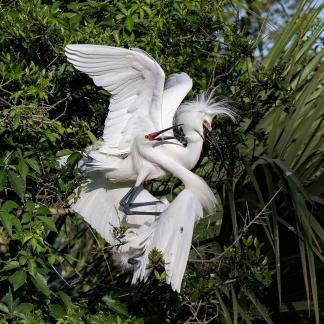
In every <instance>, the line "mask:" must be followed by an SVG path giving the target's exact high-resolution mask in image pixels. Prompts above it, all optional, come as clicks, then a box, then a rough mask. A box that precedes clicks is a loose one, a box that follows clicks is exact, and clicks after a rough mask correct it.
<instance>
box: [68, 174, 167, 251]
mask: <svg viewBox="0 0 324 324" xmlns="http://www.w3.org/2000/svg"><path fill="white" fill-rule="evenodd" d="M88 176H89V178H88V180H87V181H86V182H85V183H84V184H83V188H82V192H81V194H80V197H79V198H78V200H77V201H76V202H75V203H72V204H71V208H72V209H73V210H74V211H75V212H77V213H79V214H80V215H81V216H82V217H83V218H84V219H85V221H86V222H87V223H88V224H89V225H91V227H93V228H94V229H95V230H96V231H97V232H98V233H99V234H100V235H101V236H102V237H103V238H104V239H105V240H106V241H107V242H108V243H110V244H111V245H115V244H117V243H118V241H117V240H116V238H115V236H114V233H113V229H114V227H119V226H120V225H122V224H123V225H127V226H129V227H130V228H137V227H139V226H141V225H142V224H143V223H147V224H151V223H153V222H154V221H155V217H154V216H150V215H138V216H137V215H130V216H127V215H125V214H124V213H123V212H121V211H120V210H119V208H120V207H119V202H120V200H121V199H122V198H123V197H124V196H125V194H126V193H127V192H128V191H129V190H130V188H131V185H132V184H131V183H130V184H129V185H127V183H123V184H118V183H109V182H108V181H107V180H106V179H105V177H104V176H103V174H102V173H101V172H100V171H94V172H90V173H89V174H88ZM155 200H157V199H156V198H155V197H154V196H152V195H151V194H150V193H149V192H148V191H147V190H145V189H143V190H142V191H141V192H140V193H139V195H138V196H137V197H136V202H143V201H155ZM159 205H160V204H158V205H157V206H144V207H137V208H135V209H134V210H137V211H140V210H141V211H152V212H156V211H159V210H160V208H161V207H162V206H159Z"/></svg>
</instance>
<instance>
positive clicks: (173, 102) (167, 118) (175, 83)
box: [162, 72, 192, 136]
mask: <svg viewBox="0 0 324 324" xmlns="http://www.w3.org/2000/svg"><path fill="white" fill-rule="evenodd" d="M191 88H192V79H191V78H190V77H189V75H188V74H187V73H184V72H182V73H174V74H171V75H170V76H169V77H168V79H167V81H166V83H165V86H164V92H163V100H162V111H163V115H162V125H163V128H167V127H170V126H172V125H173V118H174V114H175V112H176V110H177V109H178V107H179V106H180V104H181V102H182V100H183V99H184V98H185V96H186V95H187V94H188V92H189V91H190V90H191ZM165 135H168V136H173V131H172V130H170V131H168V132H167V134H166V133H165Z"/></svg>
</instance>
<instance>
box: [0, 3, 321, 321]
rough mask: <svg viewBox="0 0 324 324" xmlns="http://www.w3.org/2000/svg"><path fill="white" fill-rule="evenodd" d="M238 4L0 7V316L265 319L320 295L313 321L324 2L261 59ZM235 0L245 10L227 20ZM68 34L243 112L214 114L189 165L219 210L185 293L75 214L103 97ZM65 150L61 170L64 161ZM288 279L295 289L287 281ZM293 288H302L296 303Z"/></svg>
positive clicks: (307, 10) (159, 185) (203, 237)
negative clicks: (79, 171)
mask: <svg viewBox="0 0 324 324" xmlns="http://www.w3.org/2000/svg"><path fill="white" fill-rule="evenodd" d="M234 3H235V6H234V7H233V6H232V5H230V4H229V3H228V2H226V1H218V2H210V1H198V0H197V1H194V0H192V1H189V0H185V1H182V0H165V1H150V0H130V1H83V2H73V1H65V2H61V1H40V0H32V1H24V0H21V1H3V2H2V3H1V4H0V28H1V30H2V33H1V35H0V55H1V60H0V77H1V81H0V104H1V112H0V114H1V117H0V134H1V157H0V225H1V227H0V259H1V260H0V300H1V301H0V319H1V321H3V322H8V323H9V322H17V323H18V322H19V323H43V322H53V321H56V322H57V323H82V322H84V321H86V322H89V323H143V322H144V320H145V322H154V323H157V322H166V321H171V322H175V321H177V320H178V321H186V320H190V319H191V320H194V321H199V320H200V319H211V320H214V321H226V322H231V321H232V320H233V322H234V323H237V322H238V320H240V321H242V322H243V321H246V322H251V320H253V319H258V318H263V319H264V320H266V321H267V322H271V318H270V315H269V312H268V310H267V308H268V309H270V311H271V312H272V313H273V314H272V315H271V316H272V318H273V319H276V318H279V317H280V316H282V318H284V315H281V313H280V303H281V300H282V301H283V302H296V301H299V308H300V309H301V310H307V308H308V307H310V306H311V305H312V306H311V307H312V308H313V309H314V311H315V312H314V313H315V318H316V321H317V322H319V317H320V311H319V304H318V289H317V286H318V285H317V278H318V275H319V274H318V273H317V276H316V268H317V266H318V264H319V262H322V261H323V256H322V254H321V248H322V247H323V238H324V232H323V227H322V225H323V218H322V216H321V211H322V209H323V186H322V182H323V173H322V171H323V169H322V165H323V140H322V139H323V134H322V129H321V124H322V122H323V109H322V106H321V105H320V99H321V98H322V91H323V90H322V88H320V87H319V86H318V85H319V84H320V82H322V80H323V79H322V78H323V71H322V66H320V59H321V55H322V54H321V52H319V51H318V49H317V48H316V46H315V45H314V44H315V42H316V38H318V37H319V35H320V33H321V30H322V24H321V23H319V22H318V21H316V17H317V16H318V13H319V10H320V9H321V8H318V9H316V8H315V7H314V8H313V7H312V6H311V5H312V1H303V2H302V3H301V4H300V6H299V8H298V10H297V13H296V14H295V15H294V16H293V17H292V18H291V20H290V21H289V22H288V23H287V25H286V26H283V27H282V29H281V33H278V34H277V35H274V36H273V40H272V43H273V45H272V47H271V49H270V50H269V51H268V53H267V54H266V55H265V57H264V58H261V57H259V56H257V55H256V52H255V50H256V48H259V49H260V46H261V45H262V44H263V41H262V34H261V33H260V34H259V35H255V33H254V32H253V30H255V28H254V27H255V24H256V25H260V24H261V23H262V18H260V17H259V16H258V10H257V7H253V6H252V7H251V5H250V4H248V5H245V4H244V3H243V2H242V3H241V2H238V1H235V2H234ZM256 3H258V2H256ZM307 4H310V6H307ZM238 8H243V9H244V10H245V12H247V13H248V14H247V15H245V16H243V17H239V16H237V18H235V19H234V17H235V12H236V11H237V10H238ZM250 14H251V15H252V16H249V15H250ZM255 17H256V18H255ZM256 36H257V37H256ZM69 43H90V44H109V45H114V46H123V47H140V48H142V49H144V50H146V51H148V52H149V53H150V54H152V55H153V56H154V57H155V58H156V60H157V61H158V62H159V63H160V64H161V66H162V68H163V69H164V70H165V71H166V74H169V73H171V72H177V71H186V72H187V73H188V74H189V75H190V76H191V77H192V78H193V80H194V88H193V91H192V93H191V94H190V95H193V93H195V92H198V91H200V90H201V89H207V87H208V86H209V87H217V89H216V92H215V93H216V94H217V95H223V96H226V97H227V98H228V99H229V100H230V101H231V103H232V105H233V106H234V107H235V108H236V110H237V112H238V113H239V116H240V120H239V122H238V124H236V125H232V124H229V123H227V122H226V121H223V120H220V121H216V123H215V125H214V126H215V134H214V136H215V138H217V142H218V147H217V148H214V147H210V148H209V151H208V152H206V154H205V156H204V157H203V159H202V161H201V163H200V165H199V166H198V167H197V169H196V172H198V173H199V174H200V175H202V176H203V177H204V178H205V179H206V180H208V181H209V183H210V185H211V186H212V188H213V190H214V191H215V194H216V195H217V196H218V200H219V210H218V212H217V214H216V215H211V216H209V217H207V218H205V219H204V220H203V221H202V222H201V223H200V224H199V225H198V227H197V230H196V235H195V240H194V242H193V245H194V247H195V249H193V251H192V253H191V256H190V260H189V266H188V270H187V275H186V278H185V282H184V285H183V293H182V295H177V294H176V293H174V292H172V291H171V290H170V288H169V287H168V286H167V285H165V283H164V280H163V278H164V277H163V276H164V275H163V271H160V270H161V269H159V271H157V272H156V274H155V277H154V276H153V277H152V278H151V280H150V281H149V282H148V283H145V284H144V283H142V284H139V285H138V286H135V287H132V286H130V284H129V281H130V278H129V275H128V274H120V273H119V271H118V269H115V268H114V265H113V262H112V260H111V255H110V252H109V246H107V245H106V244H105V243H104V242H103V241H102V240H101V239H100V238H99V237H97V235H96V234H95V233H93V231H92V230H91V229H90V228H88V227H87V226H86V225H85V224H84V222H83V221H82V220H81V219H80V218H79V217H78V216H77V215H74V214H71V213H70V211H69V209H68V207H69V205H68V202H69V201H70V200H71V199H73V198H75V191H74V190H75V188H77V187H78V186H79V184H80V181H81V180H82V176H77V175H76V174H75V173H74V171H73V170H74V166H75V165H76V163H77V162H78V160H79V159H80V157H81V154H80V152H82V151H83V150H84V148H85V147H86V146H87V145H90V144H93V143H94V142H95V141H96V138H97V137H99V136H100V135H101V132H102V127H103V121H104V118H105V116H106V114H107V104H108V102H109V94H107V93H106V92H105V91H103V90H102V89H98V88H97V87H95V86H94V85H93V83H92V82H91V80H90V79H89V78H88V77H87V76H85V75H83V74H80V73H79V72H77V71H76V70H75V69H74V68H73V67H72V66H71V65H70V64H68V63H67V62H66V59H65V57H64V54H63V49H64V46H65V45H66V44H69ZM68 153H69V154H70V157H69V159H68V163H67V165H66V166H65V167H63V168H62V169H58V165H57V158H58V157H59V156H63V155H65V154H68ZM151 187H152V188H151V189H152V190H153V192H154V194H156V195H162V194H165V193H169V192H170V190H171V189H172V190H173V189H174V192H177V191H179V190H181V186H180V184H179V183H178V182H177V181H175V180H174V179H161V180H159V181H155V182H153V183H152V185H151ZM251 235H252V236H251ZM283 240H284V241H285V242H284V243H283ZM259 242H260V243H259ZM226 246H227V247H226ZM299 258H300V261H298V260H299ZM315 260H318V261H315ZM292 265H293V267H292ZM292 269H293V270H292ZM274 271H276V275H274ZM292 275H296V276H299V277H298V278H299V279H300V280H299V282H300V284H298V285H294V286H293V287H287V286H286V285H285V282H288V283H289V277H290V276H292ZM274 276H276V283H275V282H273V281H274V280H273V279H274ZM302 281H304V287H303V285H302ZM293 289H294V290H296V291H297V292H298V293H299V294H298V295H296V294H295V295H293V297H290V293H291V291H292V290H293ZM319 291H320V290H319ZM273 292H275V293H276V294H277V296H279V303H278V301H277V299H278V298H275V297H273V294H272V293H273ZM293 298H297V299H293ZM310 300H312V303H311V302H310ZM265 304H266V305H267V308H266V307H265ZM283 309H285V305H284V304H282V305H281V310H283ZM286 309H287V308H286ZM296 316H299V315H296Z"/></svg>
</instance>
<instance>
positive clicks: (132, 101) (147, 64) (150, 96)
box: [65, 44, 165, 155]
mask: <svg viewBox="0 0 324 324" xmlns="http://www.w3.org/2000/svg"><path fill="white" fill-rule="evenodd" d="M65 54H66V56H67V58H68V61H69V62H70V63H72V64H73V65H74V66H75V67H76V68H77V69H78V70H80V71H82V72H85V73H87V74H88V75H89V76H90V77H91V78H92V79H93V81H94V83H95V84H96V85H97V86H100V87H103V88H104V89H106V90H107V91H109V92H110V93H111V95H112V98H111V101H110V105H109V114H108V116H107V118H106V121H105V128H104V133H103V140H104V143H103V146H102V147H101V149H100V151H101V152H104V153H108V154H112V155H120V154H124V153H128V152H129V151H130V146H131V143H132V141H133V139H134V137H135V136H137V135H139V134H145V133H148V132H153V131H157V130H160V129H162V128H163V126H162V123H163V122H162V94H163V87H164V79H165V77H164V72H163V70H162V69H161V67H160V66H159V64H158V63H157V62H156V61H155V60H154V59H153V58H152V57H150V56H149V55H148V54H146V53H145V52H144V51H142V50H140V49H132V50H129V49H125V48H119V47H111V46H101V45H82V44H71V45H67V46H66V47H65Z"/></svg>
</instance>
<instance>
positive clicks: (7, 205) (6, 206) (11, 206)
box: [0, 200, 19, 213]
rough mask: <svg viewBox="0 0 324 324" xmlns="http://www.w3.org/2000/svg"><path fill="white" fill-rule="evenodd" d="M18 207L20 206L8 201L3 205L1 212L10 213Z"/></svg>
mask: <svg viewBox="0 0 324 324" xmlns="http://www.w3.org/2000/svg"><path fill="white" fill-rule="evenodd" d="M18 207H19V205H18V204H17V203H16V202H15V201H13V200H6V201H5V202H4V204H3V205H2V207H1V210H0V212H2V211H6V212H8V213H10V212H11V211H12V210H13V209H16V208H18Z"/></svg>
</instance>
